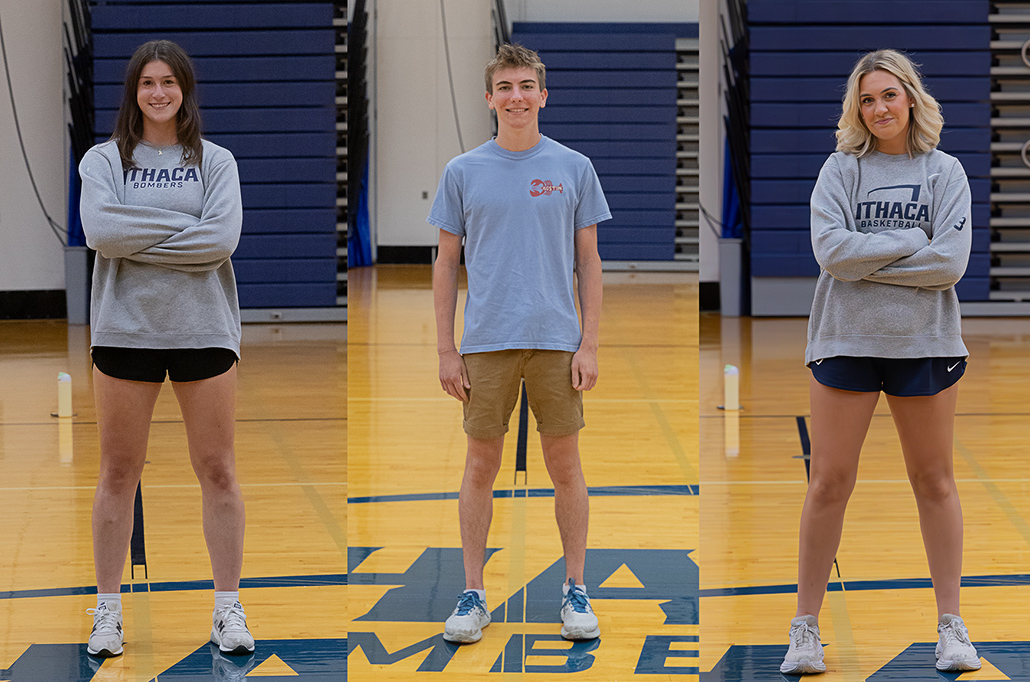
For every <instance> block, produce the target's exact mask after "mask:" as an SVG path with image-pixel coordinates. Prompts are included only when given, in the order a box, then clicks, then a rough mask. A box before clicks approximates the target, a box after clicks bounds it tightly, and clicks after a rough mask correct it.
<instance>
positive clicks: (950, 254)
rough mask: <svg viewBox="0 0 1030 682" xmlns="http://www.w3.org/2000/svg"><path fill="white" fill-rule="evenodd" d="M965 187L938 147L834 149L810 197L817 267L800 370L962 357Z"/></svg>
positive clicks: (967, 237) (967, 228)
mask: <svg viewBox="0 0 1030 682" xmlns="http://www.w3.org/2000/svg"><path fill="white" fill-rule="evenodd" d="M972 231H973V228H972V225H971V216H970V194H969V183H968V181H967V180H966V174H965V171H964V170H963V169H962V165H961V164H960V163H959V162H958V160H957V159H955V158H954V157H952V156H949V155H948V154H945V153H944V152H941V151H938V150H936V149H934V150H931V151H929V152H927V153H925V154H919V155H917V156H915V157H914V158H909V157H908V155H907V154H902V155H890V154H881V153H879V152H873V153H872V154H870V155H867V156H865V157H863V158H862V159H858V158H856V157H855V156H853V155H851V154H845V153H843V152H837V153H835V154H833V155H831V156H830V158H828V159H827V160H826V163H824V164H823V168H822V170H821V171H820V172H819V179H818V180H817V181H816V184H815V189H814V190H813V191H812V248H813V250H814V251H815V259H816V260H817V261H818V262H819V266H820V267H821V268H822V271H821V272H820V273H819V280H818V283H817V284H816V290H815V299H814V301H813V302H812V315H811V317H810V318H809V322H808V348H807V349H806V350H805V364H808V363H810V362H812V361H814V360H819V359H821V358H828V357H833V356H835V355H845V356H869V357H883V358H921V357H965V356H966V355H968V352H967V351H966V347H965V344H963V343H962V332H961V320H960V315H959V304H958V297H957V296H956V295H955V289H954V285H955V283H956V282H958V281H959V279H960V278H961V277H962V273H964V272H965V270H966V263H967V261H968V260H969V249H970V245H971V243H972Z"/></svg>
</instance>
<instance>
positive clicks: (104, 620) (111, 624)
mask: <svg viewBox="0 0 1030 682" xmlns="http://www.w3.org/2000/svg"><path fill="white" fill-rule="evenodd" d="M86 613H88V614H89V615H91V616H93V631H94V632H104V631H108V632H117V631H118V616H119V615H120V613H121V612H119V611H112V610H111V609H109V608H107V607H106V606H101V607H98V608H95V609H86Z"/></svg>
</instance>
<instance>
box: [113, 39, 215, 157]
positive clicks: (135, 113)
mask: <svg viewBox="0 0 1030 682" xmlns="http://www.w3.org/2000/svg"><path fill="white" fill-rule="evenodd" d="M151 62H164V63H165V64H167V65H168V67H169V68H170V69H171V70H172V75H173V76H175V80H176V81H178V83H179V88H180V89H181V90H182V105H181V106H180V107H179V111H178V113H177V114H176V136H177V137H178V138H179V144H181V145H182V163H183V165H188V164H193V165H196V166H199V165H200V162H201V161H202V160H203V158H204V147H203V143H202V142H201V139H200V106H199V105H198V103H197V78H196V75H195V72H194V69H193V60H192V59H190V57H189V55H188V54H186V51H185V50H183V49H182V48H181V47H179V46H178V45H176V44H175V43H173V42H172V41H170V40H151V41H150V42H148V43H144V44H142V45H140V46H139V47H138V48H137V49H136V53H135V54H133V55H132V59H130V60H129V65H128V66H127V67H126V69H125V92H124V93H123V95H122V104H121V108H119V109H118V117H117V118H116V119H115V122H114V132H113V133H112V134H111V139H112V140H115V141H116V142H117V143H118V154H119V155H120V156H121V157H122V167H123V168H135V167H136V161H135V159H134V158H133V156H132V154H133V152H134V151H136V145H138V144H139V143H140V141H141V140H142V139H143V112H142V111H140V108H139V103H138V102H137V101H136V93H137V92H138V91H139V79H140V74H142V73H143V69H144V68H145V67H146V66H147V64H150V63H151Z"/></svg>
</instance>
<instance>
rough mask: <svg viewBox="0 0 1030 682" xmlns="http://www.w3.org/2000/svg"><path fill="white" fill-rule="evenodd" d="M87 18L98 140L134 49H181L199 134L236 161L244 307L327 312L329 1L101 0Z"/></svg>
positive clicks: (332, 80)
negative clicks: (191, 72)
mask: <svg viewBox="0 0 1030 682" xmlns="http://www.w3.org/2000/svg"><path fill="white" fill-rule="evenodd" d="M90 10H91V18H92V27H93V42H94V50H93V51H94V80H95V83H96V86H95V103H96V133H97V141H98V142H99V141H102V140H105V139H107V138H108V137H109V136H110V134H111V129H112V126H113V122H114V117H115V114H116V113H117V108H118V105H119V102H120V99H121V93H122V83H123V80H124V74H125V67H126V65H127V63H128V59H129V57H130V56H131V55H132V53H133V52H134V51H135V50H136V48H137V47H138V46H139V45H141V44H142V43H144V42H146V41H148V40H153V39H156V38H164V39H168V40H173V41H175V42H176V43H178V44H179V45H181V46H182V47H183V48H184V49H185V50H186V51H187V52H188V53H189V54H190V56H191V57H192V58H193V61H194V64H195V66H196V69H197V80H198V83H199V87H198V95H199V99H200V106H201V111H202V113H203V130H204V137H205V138H207V139H209V140H211V141H212V142H214V143H216V144H219V145H222V146H223V147H226V148H228V149H229V150H230V151H231V152H232V153H233V154H234V155H235V157H236V160H237V162H238V163H239V168H240V182H241V189H242V193H243V205H244V218H243V235H242V237H241V239H240V245H239V248H238V249H237V251H236V253H235V255H234V256H233V259H232V261H233V266H234V269H235V271H236V279H237V284H238V287H239V294H240V305H241V307H244V308H272V307H274V308H317V307H332V306H335V305H336V288H337V285H336V279H337V255H336V248H337V237H336V222H337V216H336V192H337V186H336V102H335V97H336V56H335V51H336V48H335V42H336V40H335V33H334V29H333V3H331V2H316V1H309V0H300V1H298V2H282V1H281V0H279V1H278V2H277V1H268V0H265V1H261V0H150V1H149V2H141V0H132V1H131V2H128V1H121V0H106V1H105V2H102V3H101V2H91V7H90Z"/></svg>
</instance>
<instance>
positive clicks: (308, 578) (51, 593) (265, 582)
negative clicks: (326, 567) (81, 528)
mask: <svg viewBox="0 0 1030 682" xmlns="http://www.w3.org/2000/svg"><path fill="white" fill-rule="evenodd" d="M346 584H347V574H346V573H337V574H329V575H285V576H278V577H269V578H242V579H241V580H240V589H255V588H259V587H328V586H339V585H346ZM213 589H215V584H214V581H211V580H186V581H176V582H161V583H133V584H131V585H122V589H121V591H122V592H126V593H128V592H189V591H192V590H213ZM96 593H97V588H96V586H95V585H93V586H89V587H51V588H44V589H38V590H7V591H4V592H0V599H32V598H34V597H75V596H81V595H86V594H96Z"/></svg>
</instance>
